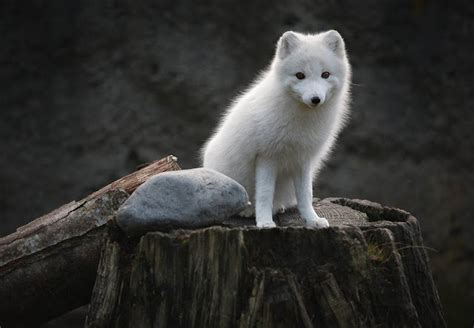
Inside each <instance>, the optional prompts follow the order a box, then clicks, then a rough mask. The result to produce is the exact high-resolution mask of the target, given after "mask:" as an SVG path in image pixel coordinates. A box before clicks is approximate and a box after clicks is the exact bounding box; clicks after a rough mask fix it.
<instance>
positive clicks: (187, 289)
mask: <svg viewBox="0 0 474 328" xmlns="http://www.w3.org/2000/svg"><path fill="white" fill-rule="evenodd" d="M315 209H316V211H317V212H318V213H319V214H322V215H325V216H326V218H328V220H329V222H330V224H331V225H332V226H331V227H330V228H328V229H322V230H314V229H308V228H305V227H302V226H300V221H301V219H300V218H299V217H298V215H297V212H295V211H288V212H287V213H285V214H282V215H279V216H278V217H277V218H276V219H277V222H278V223H279V225H280V226H281V227H279V228H276V229H256V228H255V227H253V226H252V225H253V224H254V222H253V221H252V220H245V219H240V218H232V219H230V220H229V221H228V222H226V226H227V227H211V228H207V229H201V230H195V231H184V230H179V231H174V232H170V233H162V232H154V233H148V234H147V235H145V236H143V237H142V238H141V240H140V241H139V243H138V244H137V245H136V247H134V248H133V247H132V248H130V245H129V244H124V243H123V242H120V241H118V240H115V241H112V240H110V241H109V242H108V245H107V247H106V248H105V250H104V253H103V256H102V259H101V264H100V267H99V277H98V279H97V280H96V284H95V286H94V291H93V296H92V302H91V305H90V308H89V314H88V318H87V322H86V326H87V327H241V328H244V327H445V323H444V319H443V314H442V309H441V305H440V301H439V298H438V294H437V291H436V288H435V286H434V284H433V280H432V278H431V272H430V269H429V263H428V258H427V256H426V252H425V249H424V248H423V244H422V240H421V236H420V231H419V228H418V223H417V221H416V219H415V218H414V217H413V216H411V215H410V214H409V213H407V212H404V211H401V210H397V209H391V208H385V207H382V206H380V205H378V204H374V203H370V202H366V201H357V200H347V199H328V200H323V201H319V202H317V203H315ZM109 278H110V279H109Z"/></svg>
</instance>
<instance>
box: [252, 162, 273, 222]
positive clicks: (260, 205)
mask: <svg viewBox="0 0 474 328" xmlns="http://www.w3.org/2000/svg"><path fill="white" fill-rule="evenodd" d="M276 179H277V165H276V162H275V161H272V160H270V159H268V158H263V157H262V158H257V162H256V168H255V214H256V221H257V227H260V228H273V227H276V225H275V222H273V216H272V209H273V196H274V193H275V184H276Z"/></svg>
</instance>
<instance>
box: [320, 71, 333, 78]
mask: <svg viewBox="0 0 474 328" xmlns="http://www.w3.org/2000/svg"><path fill="white" fill-rule="evenodd" d="M329 75H331V73H329V72H323V74H321V77H322V78H323V79H327V78H328V77H329Z"/></svg>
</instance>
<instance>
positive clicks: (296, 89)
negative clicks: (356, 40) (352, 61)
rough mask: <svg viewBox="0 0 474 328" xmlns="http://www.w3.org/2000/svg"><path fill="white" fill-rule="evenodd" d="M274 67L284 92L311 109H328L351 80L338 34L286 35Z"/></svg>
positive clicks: (277, 51) (332, 32)
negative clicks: (326, 105) (320, 107)
mask: <svg viewBox="0 0 474 328" xmlns="http://www.w3.org/2000/svg"><path fill="white" fill-rule="evenodd" d="M272 65H273V69H274V71H275V72H276V73H277V74H278V80H279V81H281V82H282V83H283V86H284V88H285V89H286V90H287V91H288V92H289V93H290V94H291V95H292V96H293V97H294V98H295V99H296V100H297V101H299V102H301V103H304V104H306V105H307V106H309V107H319V106H324V104H325V103H328V102H329V101H330V100H331V99H332V98H333V97H336V96H337V95H338V94H340V92H341V90H342V89H343V88H345V87H347V86H346V84H347V81H348V80H349V78H350V68H349V63H348V60H347V56H346V50H345V45H344V41H343V39H342V37H341V35H340V34H339V33H338V32H337V31H334V30H330V31H327V32H323V33H319V34H312V35H305V34H300V33H296V32H291V31H289V32H285V33H284V34H283V35H282V36H281V38H280V40H279V41H278V44H277V50H276V54H275V58H274V61H273V64H272Z"/></svg>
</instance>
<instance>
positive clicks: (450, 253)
mask: <svg viewBox="0 0 474 328" xmlns="http://www.w3.org/2000/svg"><path fill="white" fill-rule="evenodd" d="M0 8H1V10H0V35H1V36H2V46H1V47H0V85H1V92H0V147H1V148H0V149H1V153H2V156H1V158H0V235H4V234H8V233H10V232H12V231H14V229H15V228H16V227H18V226H20V225H23V224H25V223H27V222H29V221H30V220H32V219H34V218H35V217H38V216H40V215H41V214H43V213H45V212H48V211H50V210H52V209H54V208H56V207H58V206H59V205H61V204H63V203H66V202H69V201H71V200H73V199H79V198H81V197H83V196H85V195H87V194H88V193H90V192H92V191H94V190H96V189H98V188H99V187H101V186H102V185H104V184H106V183H108V182H110V181H112V180H114V179H115V178H118V177H120V176H122V175H124V174H126V173H128V172H131V171H133V170H134V168H135V167H136V166H137V165H140V164H142V163H145V162H150V161H152V160H154V159H158V158H160V157H162V156H164V155H167V154H170V153H172V154H175V155H176V156H178V157H179V159H180V164H181V166H182V167H184V168H191V167H194V166H197V165H198V164H199V163H198V150H199V148H200V146H201V145H202V143H203V142H204V141H205V139H206V138H207V137H208V136H209V135H210V133H211V131H212V128H213V127H214V126H215V124H216V122H217V120H218V119H219V116H220V114H221V113H222V111H223V109H224V108H225V106H226V105H227V104H228V103H229V101H230V99H231V98H232V97H233V96H235V95H236V94H237V93H238V92H239V90H242V88H244V87H245V86H246V85H247V84H248V83H249V82H250V81H251V80H252V79H253V78H254V77H255V76H256V74H257V73H258V71H259V70H261V69H263V68H265V66H266V65H267V64H268V63H269V62H270V60H271V57H272V55H273V51H274V44H275V42H276V40H277V39H278V37H279V35H280V34H281V33H283V32H284V31H286V30H289V29H293V30H297V31H309V32H312V31H320V30H326V29H330V28H335V29H338V30H339V31H340V32H341V34H342V35H343V36H344V37H345V39H346V43H347V48H348V51H349V53H350V56H351V62H352V65H353V71H354V80H353V82H354V87H353V106H352V112H353V115H352V120H351V123H350V125H349V126H348V128H347V129H346V130H345V131H344V133H343V134H342V135H341V138H340V142H339V145H338V147H337V148H336V150H335V152H334V154H333V156H332V157H331V160H330V161H329V163H328V164H327V167H326V168H325V169H324V170H323V171H322V173H321V175H320V178H319V179H318V181H317V184H316V186H315V189H316V195H317V196H319V197H326V196H344V197H352V198H367V199H370V200H373V201H377V202H381V203H383V204H386V205H391V206H397V207H401V208H404V209H406V210H409V211H411V212H412V213H413V214H415V216H417V217H418V218H419V220H420V223H421V226H422V229H423V235H424V238H425V241H426V245H427V246H429V247H430V249H429V250H428V252H429V255H430V256H431V259H432V265H433V270H434V274H435V279H436V282H437V284H438V287H439V291H440V294H441V298H442V301H443V303H444V306H445V311H446V313H447V318H448V322H449V324H450V326H451V327H461V326H465V327H468V326H469V327H470V326H471V325H472V324H473V323H474V314H473V312H472V304H474V221H473V220H472V218H471V217H472V213H474V199H473V196H474V192H473V189H472V186H473V185H474V173H473V170H472V168H473V164H472V163H473V160H474V114H473V112H472V111H473V110H474V108H473V104H474V101H473V98H472V97H471V96H472V92H470V91H471V87H472V85H473V80H474V78H473V76H474V69H473V59H472V56H473V55H472V54H473V51H474V47H473V38H472V35H473V34H474V2H472V1H468V0H466V1H460V0H451V1H434V0H431V1H430V0H403V1H400V0H383V1H380V0H369V1H363V2H360V1H352V0H330V1H309V0H295V1H288V2H286V3H285V2H277V4H275V2H273V1H256V0H224V1H217V0H214V1H210V0H207V1H192V0H187V1H171V0H169V1H147V0H142V1H131V0H129V1H124V0H116V1H112V0H104V1H95V0H81V1H59V0H49V1H44V0H33V1H28V2H25V1H14V0H4V1H2V2H1V4H0ZM400 247H403V245H400ZM431 248H433V250H431ZM28 288H34V286H28ZM82 313H83V311H76V312H75V313H74V314H73V315H70V316H69V317H67V318H63V319H62V321H61V320H59V321H56V322H55V323H51V324H50V325H48V327H53V326H54V327H59V326H72V322H73V321H74V320H75V321H79V322H80V321H81V320H82Z"/></svg>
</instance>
